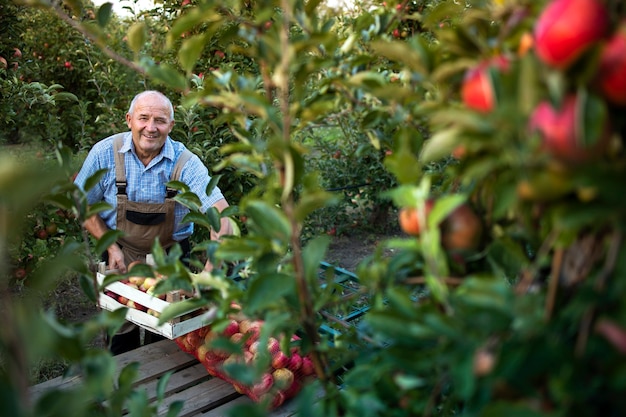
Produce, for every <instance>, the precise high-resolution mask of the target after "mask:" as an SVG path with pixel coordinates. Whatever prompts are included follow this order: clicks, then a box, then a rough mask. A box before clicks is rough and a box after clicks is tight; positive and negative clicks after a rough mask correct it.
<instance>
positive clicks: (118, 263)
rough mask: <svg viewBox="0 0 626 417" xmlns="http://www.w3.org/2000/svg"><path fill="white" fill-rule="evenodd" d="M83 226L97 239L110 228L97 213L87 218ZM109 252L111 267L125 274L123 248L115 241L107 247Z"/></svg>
mask: <svg viewBox="0 0 626 417" xmlns="http://www.w3.org/2000/svg"><path fill="white" fill-rule="evenodd" d="M83 227H84V228H85V229H87V231H88V232H89V233H90V234H91V235H92V236H93V237H95V238H96V239H100V238H101V237H102V236H104V234H105V233H106V232H107V230H108V228H107V227H106V225H105V224H104V221H103V220H102V218H100V216H98V215H97V214H94V215H93V216H91V217H90V218H88V219H87V220H85V223H83ZM107 252H108V254H109V269H117V270H118V271H119V272H120V273H121V274H125V273H126V264H125V263H124V254H123V253H122V249H120V247H119V246H118V245H117V244H116V243H114V244H112V245H111V246H110V247H109V248H108V249H107Z"/></svg>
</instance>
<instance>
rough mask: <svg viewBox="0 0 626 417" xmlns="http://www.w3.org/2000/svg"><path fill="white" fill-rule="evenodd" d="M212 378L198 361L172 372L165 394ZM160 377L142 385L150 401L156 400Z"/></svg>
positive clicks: (167, 394)
mask: <svg viewBox="0 0 626 417" xmlns="http://www.w3.org/2000/svg"><path fill="white" fill-rule="evenodd" d="M211 378H213V377H212V376H210V375H209V374H208V373H207V371H206V368H205V367H204V366H203V365H202V364H201V363H197V364H195V365H193V366H191V367H189V368H184V369H181V370H179V371H177V372H175V373H174V374H172V376H171V377H170V379H169V380H168V381H167V385H166V387H165V393H164V395H165V396H169V395H171V394H174V393H176V392H180V391H183V390H185V389H187V388H189V387H192V386H194V385H198V384H200V383H202V382H204V381H207V380H209V379H211ZM159 379H160V378H158V379H155V380H152V381H150V382H147V383H146V384H144V385H142V386H141V387H140V388H142V389H144V390H145V391H146V394H147V395H148V399H149V400H150V401H154V400H156V388H157V384H158V383H159Z"/></svg>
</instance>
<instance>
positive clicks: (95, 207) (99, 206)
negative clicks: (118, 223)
mask: <svg viewBox="0 0 626 417" xmlns="http://www.w3.org/2000/svg"><path fill="white" fill-rule="evenodd" d="M111 208H112V207H111V205H110V204H109V203H107V202H105V201H100V202H98V203H94V204H92V205H90V206H89V210H87V212H86V213H85V217H86V218H87V219H88V218H90V217H91V216H94V215H96V214H98V213H100V212H103V211H105V210H111Z"/></svg>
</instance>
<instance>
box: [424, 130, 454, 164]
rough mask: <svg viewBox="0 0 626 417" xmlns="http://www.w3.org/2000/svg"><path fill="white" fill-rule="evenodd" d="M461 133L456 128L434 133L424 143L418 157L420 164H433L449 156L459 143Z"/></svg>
mask: <svg viewBox="0 0 626 417" xmlns="http://www.w3.org/2000/svg"><path fill="white" fill-rule="evenodd" d="M461 132H462V130H461V129H460V128H459V127H456V126H454V127H451V128H448V129H445V130H438V131H436V132H435V133H434V134H433V135H432V137H431V138H430V139H428V140H427V141H426V142H424V149H423V151H422V154H421V155H420V160H421V161H422V163H428V162H435V161H438V160H440V159H442V158H444V157H446V156H449V155H450V154H451V153H452V151H453V150H454V148H455V146H456V145H457V144H458V143H459V142H460V140H459V139H460V135H461Z"/></svg>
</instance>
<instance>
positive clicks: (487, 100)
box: [461, 55, 509, 113]
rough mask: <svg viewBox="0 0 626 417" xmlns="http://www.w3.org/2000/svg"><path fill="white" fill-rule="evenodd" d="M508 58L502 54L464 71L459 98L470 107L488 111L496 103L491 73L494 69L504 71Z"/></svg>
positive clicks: (494, 71)
mask: <svg viewBox="0 0 626 417" xmlns="http://www.w3.org/2000/svg"><path fill="white" fill-rule="evenodd" d="M508 69H509V60H508V59H507V58H505V57H504V56H502V55H499V56H496V57H494V58H492V59H490V60H487V61H483V62H481V63H479V64H478V65H477V66H476V67H474V68H471V69H469V70H468V71H467V72H466V73H465V77H464V78H463V83H462V85H461V99H462V100H463V103H464V104H465V105H466V106H467V107H468V108H470V109H473V110H476V111H479V112H482V113H488V112H490V111H492V110H493V109H494V107H495V106H496V104H497V94H496V88H495V86H494V82H493V81H494V77H493V75H494V74H495V73H496V71H500V72H506V71H508Z"/></svg>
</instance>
